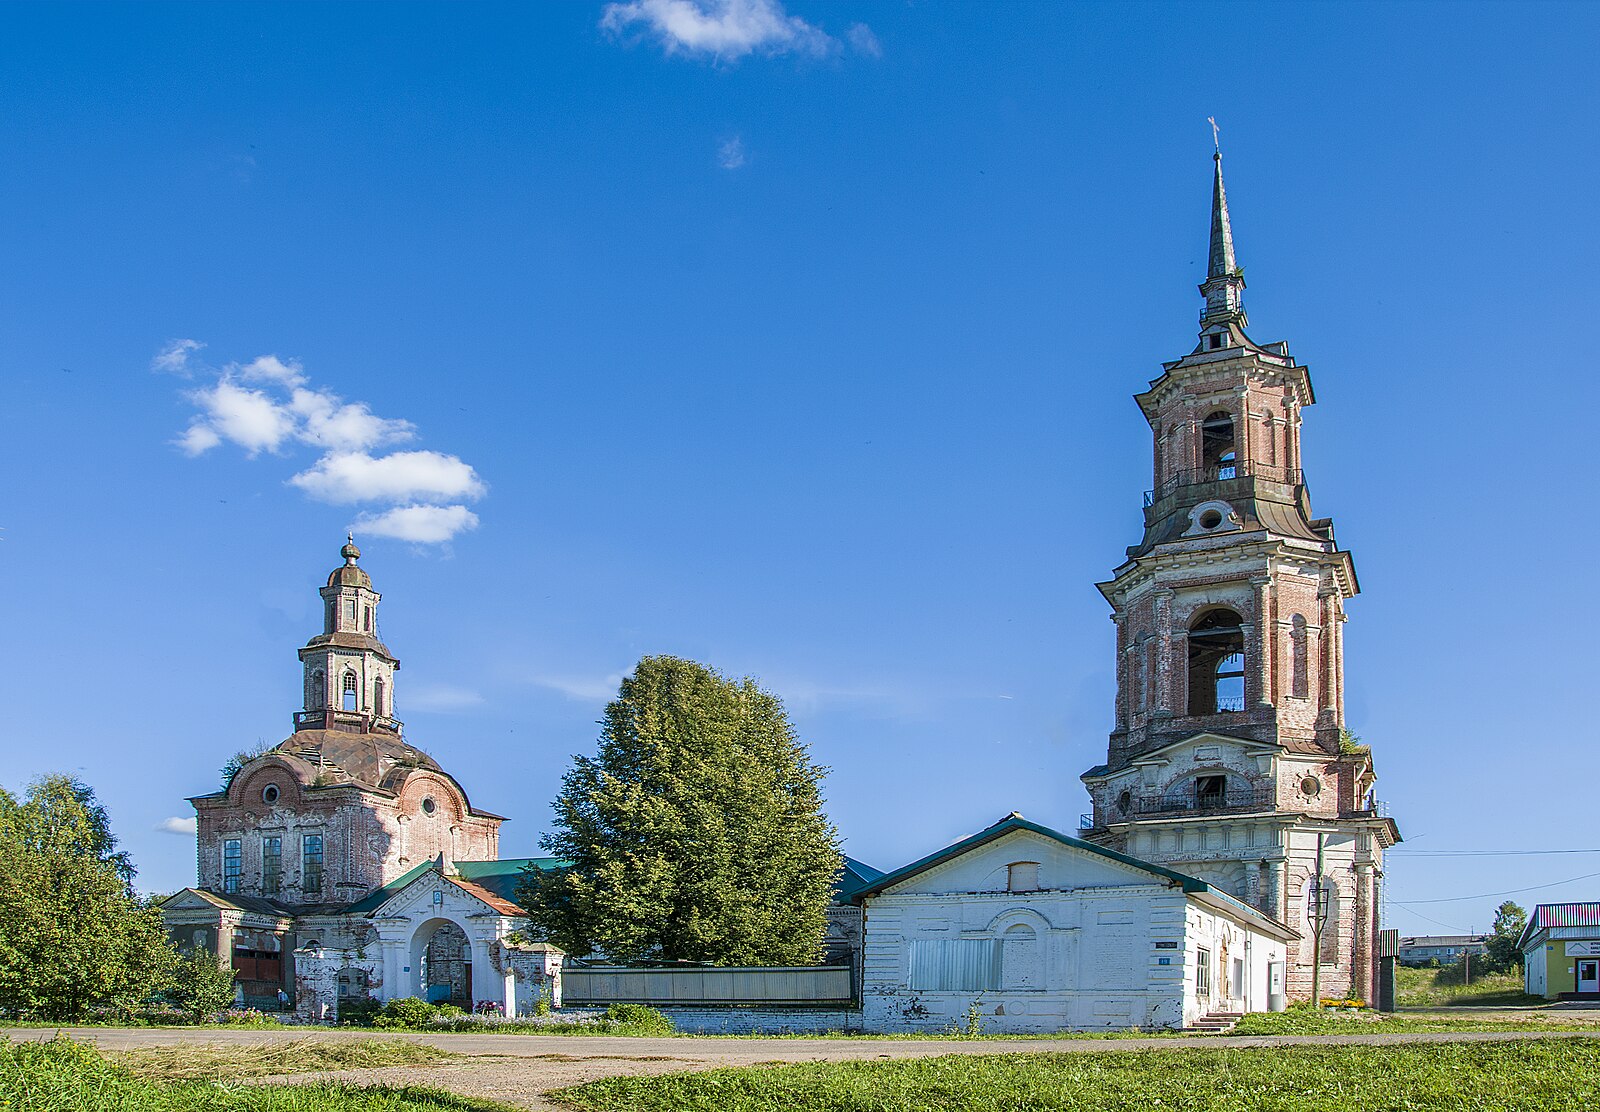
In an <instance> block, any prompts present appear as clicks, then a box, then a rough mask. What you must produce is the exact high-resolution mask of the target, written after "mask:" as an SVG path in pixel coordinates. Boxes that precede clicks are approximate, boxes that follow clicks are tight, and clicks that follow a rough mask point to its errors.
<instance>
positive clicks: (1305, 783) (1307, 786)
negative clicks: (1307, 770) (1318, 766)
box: [1300, 776, 1322, 795]
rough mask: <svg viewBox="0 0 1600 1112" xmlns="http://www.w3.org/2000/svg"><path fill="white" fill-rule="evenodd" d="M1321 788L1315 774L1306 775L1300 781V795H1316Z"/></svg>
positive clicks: (1320, 782)
mask: <svg viewBox="0 0 1600 1112" xmlns="http://www.w3.org/2000/svg"><path fill="white" fill-rule="evenodd" d="M1321 790H1322V781H1321V780H1318V779H1317V778H1316V777H1315V776H1307V777H1306V778H1305V779H1303V780H1301V781H1300V792H1301V794H1302V795H1316V794H1317V793H1318V792H1320V791H1321Z"/></svg>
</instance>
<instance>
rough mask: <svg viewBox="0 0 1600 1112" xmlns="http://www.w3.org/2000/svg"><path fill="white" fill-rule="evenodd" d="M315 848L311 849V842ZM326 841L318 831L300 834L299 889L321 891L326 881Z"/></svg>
mask: <svg viewBox="0 0 1600 1112" xmlns="http://www.w3.org/2000/svg"><path fill="white" fill-rule="evenodd" d="M313 842H314V843H315V844H316V849H315V850H313V849H312V843H313ZM327 864H328V843H327V839H325V838H324V837H323V836H322V834H321V833H320V832H317V831H312V832H308V833H305V834H302V835H300V890H301V891H302V892H321V891H322V888H323V885H324V884H325V883H326V881H327Z"/></svg>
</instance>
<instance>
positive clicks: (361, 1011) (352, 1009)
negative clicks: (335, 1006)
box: [338, 996, 383, 1027]
mask: <svg viewBox="0 0 1600 1112" xmlns="http://www.w3.org/2000/svg"><path fill="white" fill-rule="evenodd" d="M382 1013H383V1005H382V1004H381V1003H379V1002H378V1001H376V1000H373V999H371V998H370V997H365V996H356V997H346V998H344V999H342V1000H340V1001H339V1011H338V1016H339V1025H340V1026H341V1027H371V1026H372V1024H373V1021H374V1020H375V1019H377V1018H378V1016H379V1015H381V1014H382Z"/></svg>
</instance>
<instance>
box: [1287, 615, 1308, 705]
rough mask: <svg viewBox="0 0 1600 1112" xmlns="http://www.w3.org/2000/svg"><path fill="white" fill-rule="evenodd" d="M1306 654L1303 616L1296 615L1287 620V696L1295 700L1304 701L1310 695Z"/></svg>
mask: <svg viewBox="0 0 1600 1112" xmlns="http://www.w3.org/2000/svg"><path fill="white" fill-rule="evenodd" d="M1306 652H1307V649H1306V620H1305V617H1304V616H1303V615H1300V614H1296V615H1295V616H1294V617H1293V618H1291V619H1289V694H1291V695H1293V696H1294V697H1295V698H1296V699H1304V698H1306V697H1307V696H1308V695H1309V694H1310V693H1311V678H1310V674H1309V668H1310V665H1309V663H1308V661H1307V658H1306Z"/></svg>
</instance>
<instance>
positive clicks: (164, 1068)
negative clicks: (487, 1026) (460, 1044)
mask: <svg viewBox="0 0 1600 1112" xmlns="http://www.w3.org/2000/svg"><path fill="white" fill-rule="evenodd" d="M106 1057H107V1058H108V1059H110V1060H111V1061H112V1062H114V1063H115V1064H117V1065H119V1066H122V1067H124V1068H125V1069H126V1070H127V1071H128V1072H129V1073H131V1074H133V1075H134V1076H135V1077H142V1078H144V1079H145V1080H147V1081H239V1080H243V1079H245V1078H250V1077H275V1076H277V1075H279V1074H286V1073H315V1072H317V1071H320V1070H359V1069H376V1068H378V1067H380V1066H425V1065H431V1064H432V1063H434V1062H442V1061H444V1060H445V1059H447V1058H455V1057H457V1055H455V1054H451V1053H450V1052H449V1051H447V1050H439V1049H437V1048H435V1047H431V1046H425V1045H423V1044H422V1043H414V1042H403V1041H401V1040H398V1039H391V1040H387V1041H385V1040H380V1039H359V1040H348V1039H314V1038H307V1039H295V1040H294V1041H293V1042H286V1043H278V1044H275V1045H273V1044H268V1045H264V1046H160V1047H149V1048H148V1049H140V1050H124V1051H113V1052H111V1053H108V1054H107V1055H106Z"/></svg>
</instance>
